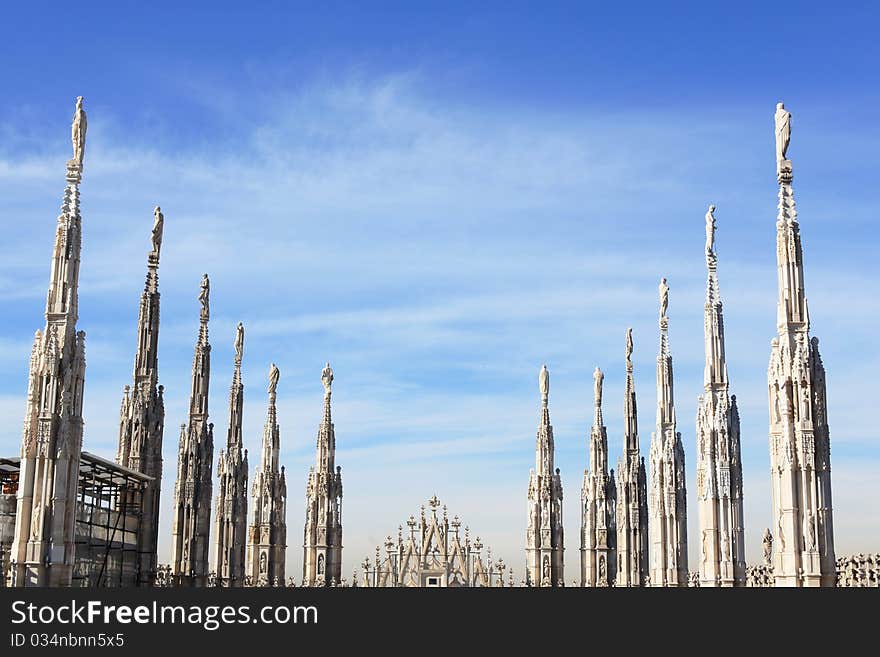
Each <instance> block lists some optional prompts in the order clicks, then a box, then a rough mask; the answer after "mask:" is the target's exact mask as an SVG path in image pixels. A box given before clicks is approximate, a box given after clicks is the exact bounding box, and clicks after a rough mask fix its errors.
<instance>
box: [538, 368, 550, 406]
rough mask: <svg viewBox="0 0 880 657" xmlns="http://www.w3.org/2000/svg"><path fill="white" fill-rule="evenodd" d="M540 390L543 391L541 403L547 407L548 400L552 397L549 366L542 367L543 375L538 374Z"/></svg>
mask: <svg viewBox="0 0 880 657" xmlns="http://www.w3.org/2000/svg"><path fill="white" fill-rule="evenodd" d="M538 389H539V390H540V391H541V403H542V404H544V405H545V406H546V405H547V399H548V398H549V396H550V371H549V370H548V369H547V364H546V363H544V365H543V366H542V367H541V373H540V374H538Z"/></svg>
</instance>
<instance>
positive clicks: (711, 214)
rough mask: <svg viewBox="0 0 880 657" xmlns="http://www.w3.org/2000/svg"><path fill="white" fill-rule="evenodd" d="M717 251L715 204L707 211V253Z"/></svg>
mask: <svg viewBox="0 0 880 657" xmlns="http://www.w3.org/2000/svg"><path fill="white" fill-rule="evenodd" d="M714 252H715V204H714V203H713V204H712V205H710V206H709V210H708V211H707V212H706V254H707V255H708V254H710V253H714Z"/></svg>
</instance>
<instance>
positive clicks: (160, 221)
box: [151, 205, 165, 259]
mask: <svg viewBox="0 0 880 657" xmlns="http://www.w3.org/2000/svg"><path fill="white" fill-rule="evenodd" d="M164 227H165V215H164V214H162V208H160V207H159V206H158V205H157V206H156V207H155V208H153V233H152V236H151V240H152V243H153V254H155V256H156V258H157V259H158V258H159V250H160V249H161V248H162V230H163V228H164Z"/></svg>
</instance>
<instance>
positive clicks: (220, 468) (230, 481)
mask: <svg viewBox="0 0 880 657" xmlns="http://www.w3.org/2000/svg"><path fill="white" fill-rule="evenodd" d="M234 348H235V355H234V360H233V370H232V386H231V387H230V389H229V423H228V427H229V428H228V432H227V436H226V449H225V450H220V457H219V458H218V459H217V478H218V486H217V496H216V510H215V521H214V544H215V548H214V568H213V571H214V573H215V574H216V576H217V581H218V583H219V584H220V585H221V586H242V585H243V584H244V577H245V548H246V545H247V493H248V490H247V484H248V459H247V450H246V449H245V450H242V429H241V423H242V415H243V412H244V385H243V384H242V382H241V359H242V355H243V353H244V326H243V325H242V323H241V322H239V323H238V326H237V327H236V330H235V344H234Z"/></svg>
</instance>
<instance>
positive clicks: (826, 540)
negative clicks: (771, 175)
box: [768, 103, 835, 586]
mask: <svg viewBox="0 0 880 657" xmlns="http://www.w3.org/2000/svg"><path fill="white" fill-rule="evenodd" d="M774 119H775V124H776V131H775V132H776V173H777V182H778V183H779V203H778V207H777V210H778V212H777V218H776V263H777V272H778V274H777V282H778V297H777V313H776V324H777V331H778V336H777V337H775V338H773V340H772V341H771V349H770V365H769V367H768V387H769V390H768V392H769V398H770V464H771V482H772V491H773V513H774V516H775V518H774V522H775V525H776V531H777V536H776V537H775V539H776V540H775V541H774V544H775V545H776V546H778V547H777V549H776V554H775V555H774V562H773V573H774V577H775V581H776V584H777V586H834V581H835V560H834V530H833V520H832V505H831V462H830V438H829V432H828V422H827V407H826V406H825V399H826V394H825V369H824V367H823V366H822V363H821V358H820V357H819V352H818V339H817V338H813V339H812V340H811V339H810V336H809V329H810V320H809V311H808V309H807V297H806V294H805V292H804V267H803V250H802V247H801V236H800V227H799V225H798V219H797V211H796V209H795V203H794V192H793V191H792V187H791V182H792V177H793V176H792V164H791V160H790V159H787V158H786V154H787V151H788V145H789V140H790V138H791V114H790V113H789V112H788V110H786V109H785V106H784V105H783V104H782V103H778V104H777V106H776V114H775V117H774Z"/></svg>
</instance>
